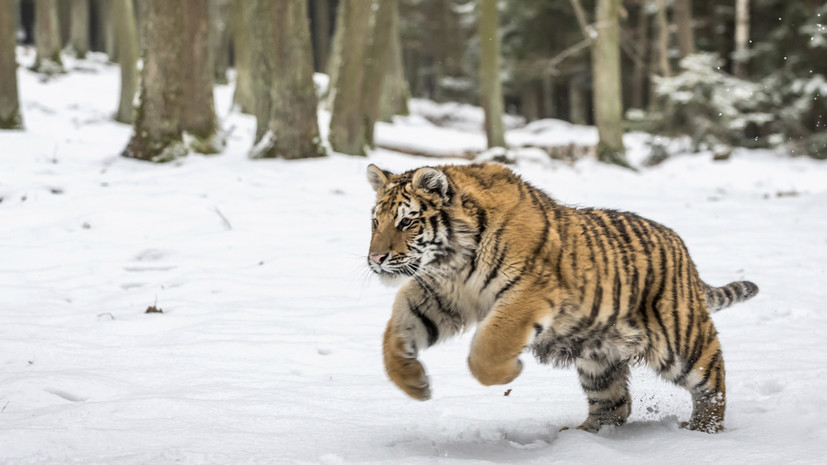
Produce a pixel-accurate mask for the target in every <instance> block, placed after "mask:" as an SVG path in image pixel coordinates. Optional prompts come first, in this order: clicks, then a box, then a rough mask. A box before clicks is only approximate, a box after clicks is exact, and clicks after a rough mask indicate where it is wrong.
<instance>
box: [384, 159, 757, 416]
mask: <svg viewBox="0 0 827 465" xmlns="http://www.w3.org/2000/svg"><path fill="white" fill-rule="evenodd" d="M377 170H378V169H377ZM373 174H374V175H375V178H373V179H371V174H370V171H369V179H371V183H372V184H374V187H375V188H376V189H377V193H378V195H377V207H375V209H374V217H375V219H374V222H375V225H376V224H378V223H379V218H380V217H381V218H382V219H383V220H384V223H385V224H389V225H391V226H394V227H393V228H388V227H385V228H381V229H382V230H381V231H379V229H380V228H378V227H377V226H375V227H374V235H373V240H372V243H371V254H370V258H369V263H371V266H372V267H373V268H374V271H377V269H378V271H377V272H378V273H380V274H381V273H387V272H389V270H390V269H391V268H389V267H390V266H391V265H385V263H386V262H385V261H384V259H383V260H382V261H381V262H380V261H378V260H376V257H377V256H379V255H380V254H376V253H374V252H382V253H385V256H386V258H387V257H393V258H395V259H397V261H398V262H405V261H406V260H407V262H408V263H406V264H405V266H407V267H408V268H407V269H408V271H410V273H409V275H410V276H412V277H413V278H414V279H413V280H411V281H409V282H408V284H406V285H405V286H404V287H403V288H402V289H401V290H400V292H399V294H398V296H397V301H396V303H395V304H394V310H393V315H392V318H391V321H390V322H389V325H388V329H387V331H386V335H385V362H386V368H387V369H388V373H389V375H390V376H391V379H392V380H393V381H394V382H395V383H396V384H397V385H398V386H400V387H401V388H402V389H403V390H406V392H408V393H409V394H410V395H412V396H413V397H420V398H421V397H427V396H428V395H430V390H429V383H427V377H425V374H424V369H423V368H422V367H421V365H420V364H419V363H418V361H416V353H417V352H418V350H421V349H424V348H427V347H428V346H430V345H433V344H435V343H437V342H438V341H440V340H444V339H446V338H448V337H451V336H452V335H454V334H456V333H458V332H460V331H462V330H463V329H465V328H467V327H470V326H473V325H478V329H477V332H476V334H475V336H474V341H473V343H472V348H471V354H470V356H469V360H468V363H469V367H470V369H471V372H472V374H473V375H474V376H475V377H476V378H477V379H478V380H479V381H480V382H482V383H483V384H505V383H508V382H510V381H511V380H512V379H513V378H514V377H516V376H517V375H518V374H519V373H520V371H521V369H522V364H521V362H519V359H518V355H519V353H520V352H521V351H522V350H523V349H525V348H526V347H529V348H531V349H532V350H533V352H534V354H535V355H536V356H537V358H538V359H539V360H540V361H542V362H546V363H556V364H563V365H567V364H574V365H576V366H577V369H578V373H579V376H580V379H581V384H582V385H583V388H584V390H585V392H586V394H587V396H588V397H589V411H590V414H589V417H588V418H587V420H586V421H585V422H584V423H583V424H582V425H581V426H580V427H581V428H583V429H587V430H591V431H596V430H597V429H599V428H600V426H601V425H604V424H621V423H623V422H624V421H625V420H626V418H627V417H628V415H629V412H630V411H631V399H630V396H629V393H628V388H627V380H628V376H629V364H630V363H634V362H637V361H643V362H645V363H647V364H648V365H650V366H651V367H652V368H653V369H654V370H655V371H657V372H658V373H659V374H661V375H662V376H663V377H664V378H666V379H669V380H671V381H673V382H675V383H677V384H679V385H682V386H684V387H686V388H687V389H689V390H690V391H691V392H692V393H693V399H694V402H695V409H694V412H693V417H692V419H691V420H690V422H689V423H688V425H687V426H689V427H691V428H695V429H702V430H706V431H717V430H718V429H720V428H721V425H722V422H723V411H724V396H725V385H724V370H723V358H722V356H721V351H720V344H719V343H718V340H717V337H716V332H715V328H714V326H713V324H712V321H711V319H710V318H709V311H708V308H707V301H708V300H709V295H712V294H714V293H716V292H720V293H724V292H723V291H719V290H717V288H712V287H709V286H706V285H705V284H704V283H703V282H702V281H701V280H700V278H699V276H698V273H697V270H696V268H695V266H694V264H693V262H692V260H691V259H690V257H689V253H688V252H687V250H686V247H685V245H684V244H683V242H682V241H681V239H680V238H679V237H678V236H677V235H676V234H675V233H674V232H673V231H672V230H670V229H668V228H666V227H664V226H662V225H660V224H658V223H655V222H652V221H649V220H646V219H644V218H641V217H639V216H637V215H635V214H632V213H626V212H617V211H612V210H597V209H576V208H570V207H566V206H563V205H560V204H558V203H556V202H555V201H554V200H553V199H551V198H550V197H549V196H547V195H546V194H544V193H543V192H541V191H540V190H538V189H536V188H535V187H533V186H531V185H530V184H528V183H525V182H523V181H522V180H521V179H520V178H519V177H518V176H517V175H515V174H514V173H513V172H511V171H510V170H508V169H507V168H505V167H502V166H499V165H490V164H484V165H468V166H447V167H438V168H422V169H420V170H416V171H413V172H409V173H405V174H403V175H399V176H396V175H391V174H390V173H387V172H381V171H378V172H377V171H374V172H373ZM383 215H384V216H383ZM406 218H407V219H406ZM401 224H405V225H408V226H405V227H404V228H400V227H399V225H401ZM410 225H412V226H410ZM388 235H391V236H394V237H395V238H396V239H397V241H398V242H397V243H398V244H401V245H404V244H409V246H404V247H400V248H399V249H398V250H393V247H390V248H389V247H388V246H387V244H392V243H393V241H392V240H387V238H386V239H385V240H380V239H378V236H380V237H381V236H388ZM377 247H378V248H379V249H381V250H375V249H377ZM385 249H387V251H386V250H385ZM403 249H404V250H403ZM418 250H421V251H423V253H419V254H417V251H418ZM383 267H384V268H383ZM402 274H404V273H402ZM747 284H749V285H750V286H748V285H747ZM753 288H754V290H755V291H757V287H755V286H754V285H752V284H751V283H734V284H732V285H729V286H727V287H725V288H724V289H726V290H728V291H730V292H729V293H730V294H732V298H731V299H729V300H728V301H727V302H728V303H732V302H734V301H737V300H743V299H745V298H748V297H750V296H751V295H748V294H749V292H740V293H736V292H735V291H737V290H743V289H749V290H751V289H753ZM753 293H754V292H753ZM715 302H718V301H715ZM727 302H724V301H723V299H721V300H720V303H727ZM411 367H413V368H411ZM412 383H413V384H412ZM423 383H424V384H423ZM412 386H413V387H412ZM423 386H424V387H423Z"/></svg>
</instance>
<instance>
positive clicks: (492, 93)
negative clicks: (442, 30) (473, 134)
mask: <svg viewBox="0 0 827 465" xmlns="http://www.w3.org/2000/svg"><path fill="white" fill-rule="evenodd" d="M478 8H479V16H478V18H477V21H478V27H479V39H480V103H482V108H483V111H484V113H485V137H486V139H487V140H488V148H491V147H505V128H504V127H503V96H502V85H501V83H500V34H499V27H500V15H499V12H498V11H497V0H480V4H479V6H478Z"/></svg>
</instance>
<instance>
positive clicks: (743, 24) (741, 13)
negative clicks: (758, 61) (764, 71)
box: [732, 0, 749, 79]
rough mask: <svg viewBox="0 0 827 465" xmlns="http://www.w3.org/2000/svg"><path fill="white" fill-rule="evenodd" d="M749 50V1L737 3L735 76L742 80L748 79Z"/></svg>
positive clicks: (737, 0) (734, 56) (744, 0)
mask: <svg viewBox="0 0 827 465" xmlns="http://www.w3.org/2000/svg"><path fill="white" fill-rule="evenodd" d="M748 49H749V0H736V1H735V53H734V54H733V56H732V58H733V61H734V69H733V74H735V76H736V77H739V78H741V79H747V77H748V75H749V70H748V67H747V60H748V56H747V50H748Z"/></svg>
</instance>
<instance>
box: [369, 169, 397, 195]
mask: <svg viewBox="0 0 827 465" xmlns="http://www.w3.org/2000/svg"><path fill="white" fill-rule="evenodd" d="M367 174H368V182H369V183H370V186H371V187H373V190H375V191H376V192H379V191H380V190H381V189H382V188H383V187H385V185H386V184H387V183H388V181H389V179H388V178H389V177H390V175H391V173H390V172H388V171H385V170H383V169H380V168H379V167H378V166H376V165H374V164H373V163H371V164H370V165H368V173H367Z"/></svg>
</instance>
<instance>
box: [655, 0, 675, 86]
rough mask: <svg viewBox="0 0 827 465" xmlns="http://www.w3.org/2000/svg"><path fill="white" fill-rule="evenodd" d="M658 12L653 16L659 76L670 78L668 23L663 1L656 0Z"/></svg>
mask: <svg viewBox="0 0 827 465" xmlns="http://www.w3.org/2000/svg"><path fill="white" fill-rule="evenodd" d="M655 3H656V4H657V7H658V12H657V14H656V15H655V21H656V22H657V26H658V27H657V29H658V48H657V50H658V68H660V75H661V76H663V77H671V76H672V69H671V67H670V66H669V22H668V21H667V20H666V2H665V0H656V2H655Z"/></svg>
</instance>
